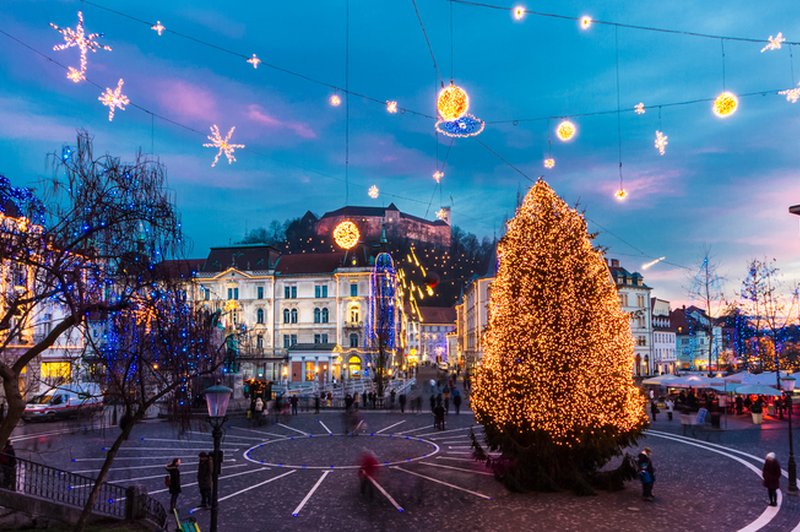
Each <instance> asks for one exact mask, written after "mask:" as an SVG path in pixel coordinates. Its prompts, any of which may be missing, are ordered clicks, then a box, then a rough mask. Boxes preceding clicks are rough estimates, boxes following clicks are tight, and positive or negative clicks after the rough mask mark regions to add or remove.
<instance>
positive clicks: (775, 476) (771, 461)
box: [761, 453, 781, 506]
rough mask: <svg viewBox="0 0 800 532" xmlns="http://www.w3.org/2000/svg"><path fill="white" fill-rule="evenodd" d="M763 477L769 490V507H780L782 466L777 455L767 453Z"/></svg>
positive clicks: (762, 472)
mask: <svg viewBox="0 0 800 532" xmlns="http://www.w3.org/2000/svg"><path fill="white" fill-rule="evenodd" d="M761 476H762V477H763V479H764V487H765V488H767V494H768V495H769V505H770V506H778V489H779V488H780V484H781V466H780V464H779V463H778V459H777V458H775V453H767V457H766V459H765V460H764V468H763V469H762V470H761Z"/></svg>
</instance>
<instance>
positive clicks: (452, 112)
mask: <svg viewBox="0 0 800 532" xmlns="http://www.w3.org/2000/svg"><path fill="white" fill-rule="evenodd" d="M436 109H437V110H438V111H439V116H441V117H442V120H445V121H448V122H452V121H453V120H458V119H459V118H461V117H462V116H464V115H465V114H466V113H467V111H469V96H468V95H467V92H466V91H465V90H464V89H462V88H461V87H459V86H457V85H454V84H453V82H452V81H451V82H450V85H449V86H447V87H444V88H443V89H442V90H441V91H439V96H437V98H436Z"/></svg>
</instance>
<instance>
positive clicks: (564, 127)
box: [556, 120, 578, 142]
mask: <svg viewBox="0 0 800 532" xmlns="http://www.w3.org/2000/svg"><path fill="white" fill-rule="evenodd" d="M577 133H578V127H577V126H576V125H575V124H573V123H572V122H570V121H569V120H562V121H561V122H560V123H559V124H558V125H557V126H556V137H558V140H560V141H561V142H569V141H570V140H572V139H573V138H575V135H576V134H577Z"/></svg>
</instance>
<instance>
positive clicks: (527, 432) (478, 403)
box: [472, 179, 647, 492]
mask: <svg viewBox="0 0 800 532" xmlns="http://www.w3.org/2000/svg"><path fill="white" fill-rule="evenodd" d="M497 256H498V260H499V267H498V271H497V277H496V279H495V280H494V282H493V283H492V287H491V291H490V294H491V295H490V301H489V326H488V329H487V332H486V336H485V351H484V357H483V361H482V366H481V368H480V369H479V371H478V372H477V375H476V376H475V381H474V388H473V391H472V407H473V410H474V412H475V415H476V418H477V419H478V421H479V422H480V423H481V424H482V425H483V426H484V430H485V435H486V443H487V444H488V445H489V447H490V448H491V449H496V450H499V451H501V453H502V456H501V457H500V458H498V459H489V463H490V465H492V466H497V467H498V468H501V467H505V475H504V477H503V480H504V481H505V482H506V483H507V484H508V485H509V486H512V487H515V488H518V489H525V488H535V489H553V488H557V487H571V488H573V489H576V490H578V491H583V492H586V491H591V488H590V487H589V483H591V481H592V480H594V479H595V478H596V475H597V470H598V469H599V468H600V467H602V466H603V465H604V464H605V463H606V462H607V461H608V460H609V459H610V458H611V457H613V456H615V455H618V454H620V453H621V451H622V449H624V448H625V447H627V446H628V445H631V444H633V443H635V441H636V439H637V438H638V437H639V435H640V434H641V431H642V429H643V428H644V427H645V425H646V423H647V417H646V415H645V412H644V398H643V397H642V395H641V393H640V392H639V390H638V389H637V388H636V386H635V385H634V383H633V377H632V372H633V361H634V358H633V357H634V352H633V338H632V336H631V330H630V317H629V316H628V315H627V314H625V313H624V312H623V311H622V309H621V308H620V305H619V299H618V296H617V290H616V287H615V285H614V283H613V281H612V280H611V276H610V275H609V271H608V267H607V266H606V263H605V260H604V258H603V256H602V254H601V252H600V251H598V250H597V249H595V248H594V247H593V246H592V242H591V239H590V237H589V235H588V233H587V229H586V222H585V220H584V218H583V216H581V214H580V213H578V212H577V211H575V210H574V209H571V208H569V207H568V206H567V204H566V203H565V202H564V201H563V200H562V199H561V198H559V197H558V196H557V195H556V193H555V192H554V191H553V190H552V189H551V188H550V187H549V186H548V185H547V184H546V183H545V182H544V181H543V180H542V179H539V181H537V183H536V184H535V185H534V186H533V187H532V189H531V190H530V192H529V193H528V194H527V196H526V198H525V201H524V202H523V204H522V206H521V207H520V208H519V210H518V211H517V214H516V216H515V217H514V218H513V219H512V220H511V221H510V222H509V223H508V231H507V233H506V235H505V236H504V237H503V239H502V240H501V241H500V243H499V245H498V248H497ZM476 443H477V442H476ZM478 454H480V452H478ZM509 464H513V467H508V465H509ZM619 474H620V475H623V476H624V475H626V474H628V475H630V472H629V471H628V472H627V473H626V472H624V471H620V473H619ZM626 478H630V476H628V477H626Z"/></svg>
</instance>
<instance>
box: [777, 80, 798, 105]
mask: <svg viewBox="0 0 800 532" xmlns="http://www.w3.org/2000/svg"><path fill="white" fill-rule="evenodd" d="M778 94H782V95H783V96H786V101H787V102H789V103H797V100H800V83H798V84H797V87H795V88H794V89H786V90H785V91H778Z"/></svg>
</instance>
